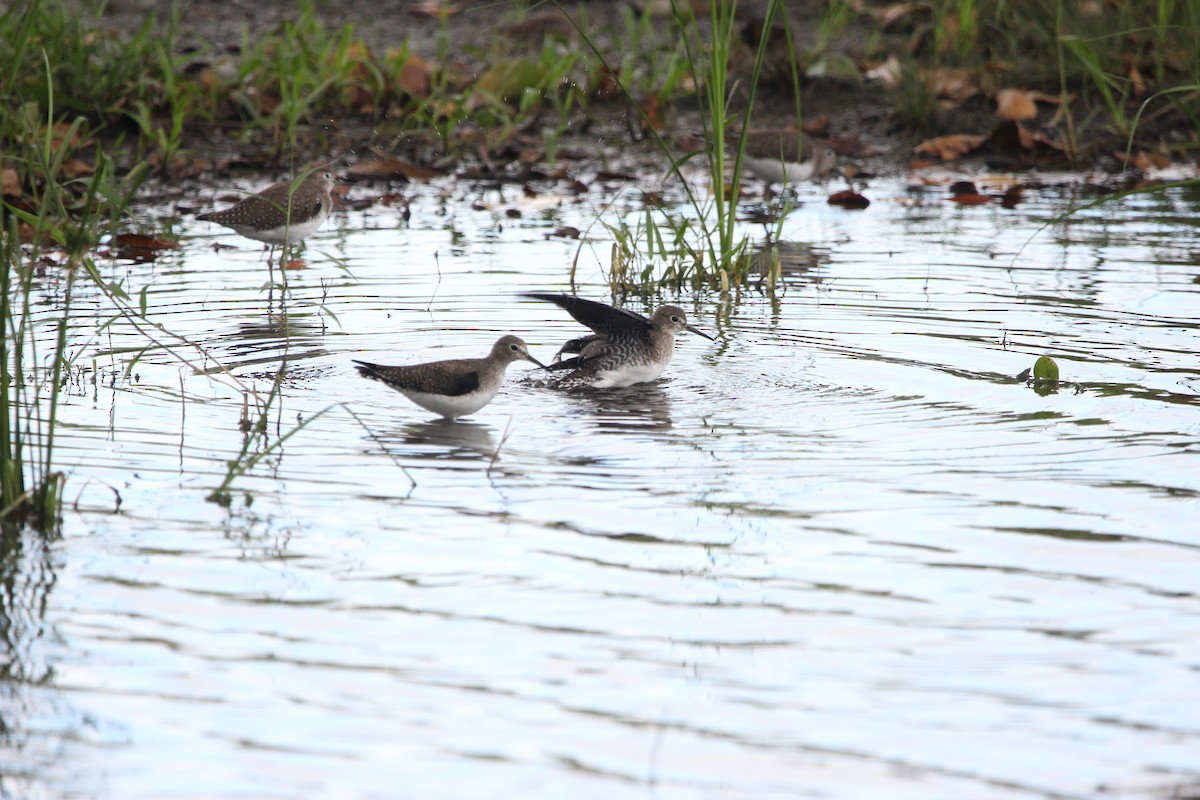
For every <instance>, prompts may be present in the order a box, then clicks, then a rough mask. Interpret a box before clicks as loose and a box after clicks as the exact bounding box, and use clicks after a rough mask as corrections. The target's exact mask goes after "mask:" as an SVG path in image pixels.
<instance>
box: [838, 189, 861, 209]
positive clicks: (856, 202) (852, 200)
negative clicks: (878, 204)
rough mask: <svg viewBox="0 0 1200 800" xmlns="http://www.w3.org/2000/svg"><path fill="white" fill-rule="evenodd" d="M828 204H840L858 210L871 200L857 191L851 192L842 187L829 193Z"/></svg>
mask: <svg viewBox="0 0 1200 800" xmlns="http://www.w3.org/2000/svg"><path fill="white" fill-rule="evenodd" d="M828 202H829V205H831V206H841V207H842V208H845V209H848V210H858V209H863V208H866V207H867V206H869V205H871V201H870V200H868V199H867V198H865V197H863V196H862V195H861V194H859V193H858V192H852V191H850V190H849V189H843V190H842V191H840V192H834V193H833V194H831V195H829V200H828Z"/></svg>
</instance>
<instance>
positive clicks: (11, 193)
mask: <svg viewBox="0 0 1200 800" xmlns="http://www.w3.org/2000/svg"><path fill="white" fill-rule="evenodd" d="M0 188H2V189H3V191H0V194H3V195H4V196H5V197H20V196H21V176H20V175H18V174H17V171H16V170H15V169H13V168H12V167H5V168H4V169H3V170H0Z"/></svg>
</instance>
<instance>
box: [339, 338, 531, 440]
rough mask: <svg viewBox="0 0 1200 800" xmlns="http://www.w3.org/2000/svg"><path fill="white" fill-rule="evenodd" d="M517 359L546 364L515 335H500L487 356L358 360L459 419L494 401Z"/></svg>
mask: <svg viewBox="0 0 1200 800" xmlns="http://www.w3.org/2000/svg"><path fill="white" fill-rule="evenodd" d="M514 361H532V362H533V363H534V364H537V365H538V366H539V367H544V366H545V365H544V364H542V362H540V361H538V360H537V359H536V358H534V357H533V356H531V355H529V349H528V348H527V347H526V346H525V342H523V341H521V340H520V339H519V338H518V337H516V336H511V335H509V336H501V337H500V338H499V339H497V340H496V343H495V344H494V345H492V352H491V353H489V354H488V357H487V358H459V359H451V360H448V361H430V362H429V363H426V364H410V365H407V366H402V367H385V366H381V365H379V364H372V363H370V362H369V361H357V360H356V361H355V362H354V363H355V364H358V372H359V374H361V375H362V376H364V377H366V378H371V379H372V380H376V381H379V382H380V383H383V384H385V385H386V386H389V387H391V388H393V389H395V390H396V391H397V392H399V393H400V394H402V395H404V396H405V397H407V398H408V399H409V400H411V401H413V402H414V403H416V404H417V405H419V406H420V407H421V408H425V409H428V410H430V411H432V412H434V413H435V414H440V415H441V416H443V417H445V418H446V419H448V420H455V419H458V418H459V417H464V416H466V415H467V414H474V413H475V412H476V411H478V410H479V409H481V408H483V407H484V406H486V405H487V404H488V403H490V402H491V400H492V398H493V397H495V396H496V392H497V391H499V389H500V384H501V383H502V382H503V381H504V370H505V368H506V367H508V365H509V364H511V363H512V362H514Z"/></svg>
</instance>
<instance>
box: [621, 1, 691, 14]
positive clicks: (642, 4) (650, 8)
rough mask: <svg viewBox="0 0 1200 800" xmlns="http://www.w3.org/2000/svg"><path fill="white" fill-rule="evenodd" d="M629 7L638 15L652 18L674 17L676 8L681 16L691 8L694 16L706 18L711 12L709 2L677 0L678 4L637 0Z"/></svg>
mask: <svg viewBox="0 0 1200 800" xmlns="http://www.w3.org/2000/svg"><path fill="white" fill-rule="evenodd" d="M629 5H630V6H632V7H633V8H634V10H635V11H637V12H638V13H640V14H643V15H649V16H651V17H673V16H675V11H676V8H678V10H679V13H680V14H686V13H687V12H688V8H689V7H690V8H691V12H692V13H693V14H696V15H697V16H705V17H707V16H708V11H709V8H708V2H707V0H690V2H689V0H677V4H676V2H672V0H637V1H636V2H631V3H629Z"/></svg>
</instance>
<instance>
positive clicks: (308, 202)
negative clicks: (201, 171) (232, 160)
mask: <svg viewBox="0 0 1200 800" xmlns="http://www.w3.org/2000/svg"><path fill="white" fill-rule="evenodd" d="M333 184H334V177H333V173H332V172H330V171H329V170H324V169H318V170H314V171H312V172H310V173H309V174H308V175H306V176H305V177H304V178H302V179H301V180H299V181H291V180H288V181H280V182H279V183H276V184H272V185H271V186H268V187H267V188H266V189H263V190H262V191H261V192H259V193H258V194H252V195H250V196H249V197H247V198H245V199H243V200H241V201H239V202H237V203H235V204H234V205H232V206H230V207H229V208H225V209H222V210H220V211H209V212H208V213H206V214H197V215H196V219H199V220H205V221H207V222H215V223H217V224H218V225H224V226H225V227H226V228H232V229H233V230H234V231H235V232H237V233H239V234H241V235H242V236H245V237H246V238H247V239H254V240H256V241H259V242H263V243H264V244H267V245H270V247H271V249H272V250H274V249H275V246H276V245H281V246H283V248H284V249H285V250H286V249H287V247H288V245H291V244H298V243H300V242H301V241H303V240H304V238H305V237H307V236H308V235H309V234H311V233H312V232H313V231H315V230H316V229H317V228H319V227H321V225H323V224H324V223H325V220H326V219H327V218H328V217H329V210H330V209H331V208H332V207H333V193H332V192H333Z"/></svg>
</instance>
